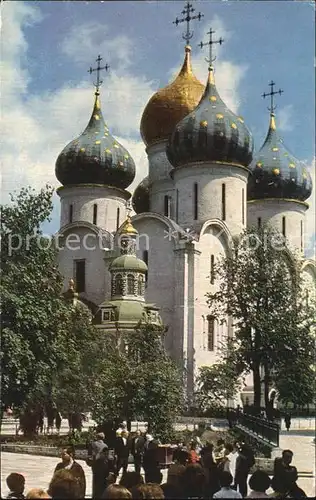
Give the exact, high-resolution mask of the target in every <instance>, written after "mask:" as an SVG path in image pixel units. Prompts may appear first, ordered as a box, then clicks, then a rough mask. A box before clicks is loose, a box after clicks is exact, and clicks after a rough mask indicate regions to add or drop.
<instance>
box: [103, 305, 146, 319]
mask: <svg viewBox="0 0 316 500" xmlns="http://www.w3.org/2000/svg"><path fill="white" fill-rule="evenodd" d="M104 305H107V306H112V307H115V313H116V315H117V317H116V321H133V322H135V323H138V321H140V320H141V319H145V318H144V316H143V313H145V314H146V310H145V307H144V306H145V304H144V302H139V301H136V300H135V301H133V300H112V301H109V302H106V304H104Z"/></svg>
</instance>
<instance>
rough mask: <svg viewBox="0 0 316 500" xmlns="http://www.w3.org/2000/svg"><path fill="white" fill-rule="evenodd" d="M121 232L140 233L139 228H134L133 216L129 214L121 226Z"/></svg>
mask: <svg viewBox="0 0 316 500" xmlns="http://www.w3.org/2000/svg"><path fill="white" fill-rule="evenodd" d="M120 234H138V231H137V229H135V228H134V226H133V224H132V221H131V218H130V216H129V215H128V216H127V218H126V220H125V222H123V225H122V226H121V228H120Z"/></svg>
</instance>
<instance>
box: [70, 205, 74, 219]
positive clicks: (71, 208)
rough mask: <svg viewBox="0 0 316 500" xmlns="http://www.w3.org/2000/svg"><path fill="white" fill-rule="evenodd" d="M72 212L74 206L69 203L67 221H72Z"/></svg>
mask: <svg viewBox="0 0 316 500" xmlns="http://www.w3.org/2000/svg"><path fill="white" fill-rule="evenodd" d="M73 212H74V206H73V204H71V205H69V223H70V222H72V218H73Z"/></svg>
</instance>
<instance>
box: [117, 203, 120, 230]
mask: <svg viewBox="0 0 316 500" xmlns="http://www.w3.org/2000/svg"><path fill="white" fill-rule="evenodd" d="M119 227H120V207H117V209H116V230H118V228H119Z"/></svg>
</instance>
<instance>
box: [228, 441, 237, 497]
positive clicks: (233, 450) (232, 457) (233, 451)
mask: <svg viewBox="0 0 316 500" xmlns="http://www.w3.org/2000/svg"><path fill="white" fill-rule="evenodd" d="M237 445H238V443H237V442H234V444H233V445H230V444H227V445H226V453H225V455H226V456H227V458H228V460H229V462H228V463H229V472H230V473H231V475H232V476H233V484H234V487H235V486H236V482H235V479H236V461H237V458H238V448H237ZM228 451H229V453H228V454H227V452H228Z"/></svg>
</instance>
